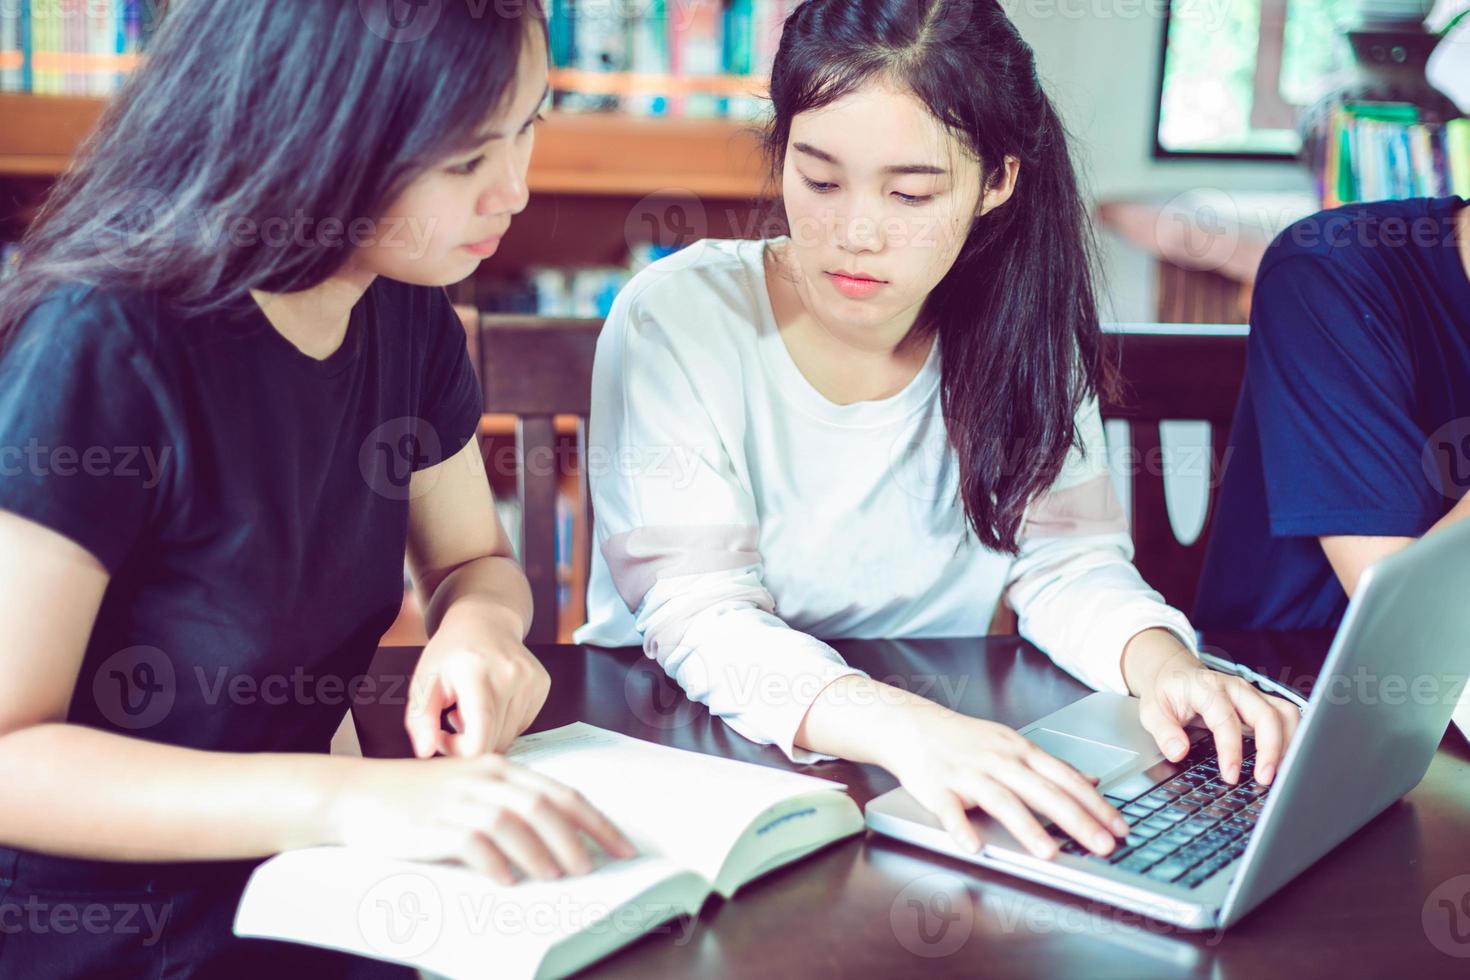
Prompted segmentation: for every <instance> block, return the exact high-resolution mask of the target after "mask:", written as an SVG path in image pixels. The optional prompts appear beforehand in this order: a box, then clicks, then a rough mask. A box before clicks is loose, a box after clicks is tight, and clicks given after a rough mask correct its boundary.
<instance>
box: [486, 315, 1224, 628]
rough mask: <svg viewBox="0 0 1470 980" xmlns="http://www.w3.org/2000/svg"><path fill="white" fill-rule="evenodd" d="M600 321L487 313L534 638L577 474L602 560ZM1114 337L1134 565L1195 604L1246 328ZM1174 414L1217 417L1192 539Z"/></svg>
mask: <svg viewBox="0 0 1470 980" xmlns="http://www.w3.org/2000/svg"><path fill="white" fill-rule="evenodd" d="M600 328H601V322H600V321H598V320H577V319H549V318H545V317H534V316H503V315H494V314H491V315H485V316H484V317H482V318H481V323H480V335H479V348H480V377H481V378H482V379H483V382H484V386H485V411H486V412H489V413H494V414H509V415H515V416H517V420H518V421H517V425H516V450H517V453H516V459H517V474H518V476H517V484H518V492H519V495H520V501H521V506H522V508H523V514H524V517H523V520H522V523H521V543H520V555H521V562H522V564H523V565H524V567H525V570H526V577H527V578H528V579H529V580H530V583H531V594H532V598H533V599H534V601H535V604H536V617H535V622H534V623H533V624H532V626H531V633H530V636H529V640H530V641H531V642H533V643H554V642H556V639H557V622H558V613H559V605H558V602H557V593H558V589H557V586H558V582H557V568H556V546H555V536H556V513H557V506H556V498H557V494H558V492H559V491H560V489H561V487H562V486H563V485H564V484H565V483H567V481H573V485H574V487H575V491H576V493H575V498H574V499H575V506H576V508H577V510H578V517H579V518H580V520H581V522H582V527H583V528H584V529H585V532H584V533H583V534H582V535H581V540H580V541H579V542H578V544H577V553H576V554H574V556H573V562H574V564H575V565H576V566H577V567H579V568H582V569H586V568H589V567H590V563H589V562H590V555H591V549H592V540H593V535H592V533H591V528H592V505H591V495H590V493H588V490H587V466H586V459H587V455H586V447H587V425H586V420H587V415H588V412H589V410H590V405H591V391H592V356H593V352H594V350H595V349H596V345H597V334H598V331H599V330H600ZM1104 329H1105V331H1106V335H1105V342H1106V345H1107V349H1108V351H1109V354H1110V356H1111V357H1113V359H1114V362H1115V363H1117V364H1118V365H1119V367H1120V369H1121V380H1122V386H1121V392H1120V395H1119V397H1118V398H1116V399H1108V400H1106V401H1104V403H1103V405H1102V414H1103V418H1104V419H1121V420H1124V421H1126V422H1127V423H1128V426H1129V431H1130V434H1131V441H1132V453H1131V456H1130V458H1131V459H1132V460H1134V461H1136V464H1137V465H1135V466H1133V467H1131V473H1130V477H1131V485H1132V507H1131V515H1130V517H1131V524H1132V531H1133V539H1134V546H1135V555H1134V562H1135V564H1136V565H1137V566H1138V569H1139V572H1140V573H1141V574H1142V575H1143V577H1144V578H1145V579H1146V580H1147V581H1148V582H1149V584H1151V585H1152V586H1154V588H1156V589H1158V590H1159V591H1160V592H1161V593H1162V594H1163V596H1164V598H1165V599H1167V600H1168V601H1169V602H1170V603H1171V604H1173V605H1175V606H1177V607H1179V608H1181V609H1184V610H1186V611H1188V609H1189V608H1190V606H1192V605H1193V602H1194V593H1195V589H1196V587H1197V585H1198V583H1199V574H1200V567H1201V565H1202V563H1203V560H1204V544H1205V541H1206V540H1207V537H1208V534H1209V531H1210V528H1211V526H1212V524H1213V521H1214V511H1215V507H1214V493H1213V489H1214V488H1215V487H1217V486H1218V485H1219V478H1220V476H1221V474H1222V470H1223V465H1224V463H1223V458H1222V457H1223V451H1224V447H1225V445H1226V443H1227V441H1228V437H1229V432H1230V423H1231V420H1232V418H1233V417H1234V413H1235V403H1236V399H1237V397H1238V394H1239V391H1240V385H1241V381H1242V379H1243V377H1244V374H1245V344H1246V332H1247V328H1246V327H1244V326H1211V325H1199V324H1107V325H1105V327H1104ZM558 415H570V416H575V417H577V419H578V424H577V429H576V441H577V459H578V465H577V466H576V467H575V468H574V469H573V471H571V472H561V471H560V468H559V461H560V460H561V459H562V455H561V454H559V453H558V452H557V451H556V440H557V434H556V429H555V422H554V420H555V417H556V416H558ZM1173 420H1200V421H1205V422H1208V423H1210V427H1211V452H1210V453H1209V459H1210V466H1209V481H1208V486H1209V488H1210V490H1211V493H1210V499H1209V501H1208V503H1207V505H1206V511H1205V514H1206V516H1205V524H1204V529H1203V530H1202V531H1201V533H1200V535H1199V537H1198V538H1197V539H1196V540H1195V542H1194V543H1193V544H1191V545H1188V546H1186V545H1183V544H1181V543H1180V541H1179V539H1178V536H1177V535H1176V534H1175V532H1174V527H1173V524H1172V523H1171V521H1170V519H1169V511H1168V506H1167V504H1166V502H1165V497H1164V473H1165V469H1166V467H1165V466H1163V465H1162V460H1163V441H1162V439H1161V436H1160V430H1159V425H1160V423H1162V422H1166V421H1173Z"/></svg>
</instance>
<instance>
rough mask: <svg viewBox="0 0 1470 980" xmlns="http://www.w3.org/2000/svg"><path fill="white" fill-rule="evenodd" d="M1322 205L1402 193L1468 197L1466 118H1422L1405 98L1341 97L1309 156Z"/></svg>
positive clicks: (1469, 135) (1468, 124)
mask: <svg viewBox="0 0 1470 980" xmlns="http://www.w3.org/2000/svg"><path fill="white" fill-rule="evenodd" d="M1313 170H1314V172H1315V174H1316V178H1317V190H1318V194H1319V196H1320V198H1321V200H1322V206H1323V207H1327V208H1334V207H1338V206H1339V205H1342V204H1351V203H1354V202H1357V201H1380V200H1386V199H1392V198H1406V197H1443V196H1446V195H1449V194H1457V195H1459V196H1460V197H1470V119H1466V118H1464V117H1460V118H1455V119H1450V120H1448V121H1447V122H1426V121H1424V120H1422V119H1421V117H1420V111H1419V109H1418V107H1416V106H1414V105H1413V104H1411V103H1407V102H1353V101H1349V102H1344V103H1342V104H1341V105H1337V106H1334V107H1333V108H1332V110H1331V112H1330V114H1329V115H1328V117H1327V122H1326V133H1325V137H1324V138H1323V139H1321V140H1319V141H1318V145H1317V159H1316V160H1315V161H1313Z"/></svg>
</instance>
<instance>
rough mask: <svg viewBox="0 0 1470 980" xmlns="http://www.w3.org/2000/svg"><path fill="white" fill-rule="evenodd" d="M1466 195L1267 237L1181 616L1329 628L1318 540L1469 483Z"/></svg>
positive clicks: (1394, 526)
mask: <svg viewBox="0 0 1470 980" xmlns="http://www.w3.org/2000/svg"><path fill="white" fill-rule="evenodd" d="M1464 204H1465V202H1464V201H1463V200H1461V199H1460V198H1457V197H1444V198H1435V199H1427V198H1420V199H1414V200H1407V201H1383V202H1375V203H1370V204H1355V205H1348V206H1345V207H1341V208H1337V209H1334V210H1330V211H1322V212H1319V213H1317V214H1315V215H1312V216H1311V217H1309V218H1304V219H1302V220H1301V221H1298V222H1296V223H1295V224H1293V225H1292V226H1290V227H1289V228H1287V229H1286V230H1285V231H1283V232H1282V233H1281V234H1280V235H1279V236H1278V237H1277V238H1276V240H1275V241H1274V242H1272V244H1271V247H1270V248H1269V249H1268V251H1267V253H1266V256H1265V259H1264V260H1263V261H1262V263H1261V268H1260V271H1259V273H1258V274H1257V277H1256V283H1255V290H1254V293H1253V296H1252V300H1251V334H1250V340H1249V344H1248V355H1247V367H1246V377H1245V385H1244V388H1243V390H1242V392H1241V398H1240V403H1239V405H1238V407H1237V409H1236V415H1235V420H1234V423H1233V426H1232V429H1231V433H1230V442H1229V446H1228V449H1227V451H1228V452H1229V453H1230V455H1229V456H1228V457H1227V458H1226V460H1225V469H1224V473H1225V475H1224V480H1223V482H1222V484H1221V486H1220V489H1219V501H1218V505H1217V506H1218V511H1217V515H1216V523H1215V524H1214V527H1213V529H1212V531H1211V536H1210V541H1209V544H1208V547H1207V550H1206V554H1205V567H1204V572H1203V575H1202V577H1201V581H1200V588H1199V593H1198V598H1197V600H1196V603H1195V608H1194V612H1193V616H1192V619H1193V621H1194V624H1195V625H1196V626H1199V627H1201V628H1206V629H1209V628H1216V629H1220V628H1236V629H1295V628H1324V627H1325V628H1333V627H1336V626H1337V624H1338V622H1339V621H1340V620H1341V618H1342V615H1343V613H1344V611H1345V610H1346V608H1347V595H1346V593H1345V592H1344V591H1343V588H1342V585H1341V583H1340V582H1339V581H1338V579H1337V576H1336V575H1335V574H1334V572H1333V570H1332V567H1331V565H1330V564H1329V563H1328V561H1327V557H1326V555H1325V554H1324V553H1323V551H1322V546H1321V543H1320V542H1319V541H1318V540H1317V539H1318V537H1319V536H1323V535H1369V536H1378V535H1387V536H1405V537H1417V536H1419V535H1422V534H1423V533H1424V532H1425V531H1427V530H1429V528H1430V527H1431V526H1433V525H1434V524H1435V522H1437V521H1438V520H1439V519H1440V518H1441V517H1443V516H1444V515H1445V514H1446V513H1447V512H1448V511H1449V510H1450V509H1451V508H1452V507H1453V506H1454V504H1455V503H1456V502H1457V501H1458V500H1459V499H1460V497H1461V496H1463V495H1464V493H1465V491H1466V490H1467V489H1470V278H1467V276H1466V274H1465V267H1464V263H1463V261H1462V259H1461V257H1460V254H1459V250H1458V243H1457V239H1456V235H1455V218H1456V214H1457V211H1458V209H1459V208H1460V207H1462V206H1464Z"/></svg>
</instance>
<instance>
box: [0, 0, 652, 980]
mask: <svg viewBox="0 0 1470 980" xmlns="http://www.w3.org/2000/svg"><path fill="white" fill-rule="evenodd" d="M546 76H547V59H546V25H545V22H544V20H543V19H542V17H541V15H540V12H539V9H538V8H537V7H536V6H535V5H525V6H520V5H511V6H510V7H507V6H506V5H490V4H466V3H460V2H440V0H433V2H427V3H425V2H416V3H401V2H400V3H368V2H359V0H310V2H290V3H280V2H274V3H268V2H265V0H189V2H188V3H183V4H180V5H178V6H177V7H176V8H174V9H173V10H172V11H171V12H170V13H169V14H168V15H167V16H166V17H165V19H164V23H163V25H162V28H161V30H160V32H159V34H158V35H157V37H156V41H155V44H154V47H153V48H152V50H151V52H150V54H149V57H148V59H147V63H146V64H145V65H144V66H143V67H141V68H140V69H139V70H138V71H137V72H136V73H135V74H134V75H133V76H132V77H131V78H130V79H129V81H128V82H127V84H126V86H125V87H124V88H123V90H122V91H121V92H120V94H119V95H118V96H117V97H116V98H115V99H114V100H113V101H112V103H111V104H110V106H109V107H108V109H107V112H106V114H105V115H104V117H103V119H102V122H101V124H100V126H99V129H98V131H97V133H96V135H95V136H94V137H93V138H92V140H91V141H90V142H89V143H88V144H87V145H86V146H85V147H84V148H83V150H82V152H81V154H80V155H79V158H78V160H77V162H76V164H75V166H74V167H73V168H72V169H71V170H70V171H69V172H68V173H67V174H65V175H64V176H63V177H62V178H61V179H60V180H59V181H58V183H57V185H56V187H55V189H54V190H53V192H52V194H51V196H50V198H49V201H48V204H47V207H46V209H45V211H44V212H43V213H42V214H41V216H40V217H39V218H38V219H37V221H36V222H35V223H34V225H33V226H32V228H31V230H30V232H29V234H28V236H27V238H26V240H25V241H24V242H23V244H22V252H23V256H24V258H23V264H22V266H21V269H20V271H19V274H18V275H17V276H16V277H14V278H13V279H11V280H9V281H7V283H6V284H5V285H4V287H3V289H0V621H3V622H4V623H5V624H6V642H5V644H4V647H3V654H0V664H3V667H4V680H5V683H4V684H0V784H3V785H4V787H5V804H4V806H3V807H0V976H11V975H20V974H22V973H23V974H24V975H25V976H28V977H31V976H93V975H100V974H102V973H104V972H106V973H108V974H109V975H123V976H127V975H140V976H141V975H149V976H162V975H170V976H172V975H181V976H182V975H188V976H193V975H209V976H216V975H222V974H239V975H263V974H264V972H265V971H266V970H271V971H281V970H285V971H288V973H286V974H278V975H296V974H297V973H298V972H299V973H301V974H303V975H306V974H310V975H333V974H335V975H359V974H364V973H367V972H376V971H383V972H387V971H388V969H389V968H387V967H385V966H384V965H383V964H374V963H369V962H367V961H360V960H354V959H351V958H349V957H346V956H342V955H339V954H336V953H329V952H326V951H321V950H312V949H308V948H306V947H295V946H288V945H286V944H279V943H271V942H265V941H260V940H241V939H236V938H234V937H233V936H232V935H231V933H230V922H231V918H232V915H233V911H234V906H235V902H236V900H237V898H238V895H239V891H240V888H241V886H242V884H243V882H244V879H245V876H246V875H247V874H248V872H249V870H250V869H251V868H252V867H254V865H255V864H256V863H258V862H259V860H260V859H262V858H263V857H264V856H266V855H269V854H271V853H274V852H276V851H280V850H283V849H286V848H291V847H299V846H306V845H313V844H330V843H342V844H351V845H356V846H361V847H367V848H374V849H377V850H379V851H382V852H386V853H389V854H393V855H397V856H403V857H411V858H423V859H458V860H461V861H463V862H465V863H467V864H468V865H470V866H472V867H474V868H478V869H480V870H482V871H484V872H486V873H487V874H490V875H492V876H494V877H496V878H499V879H501V880H507V881H508V880H510V879H511V878H512V877H513V875H514V873H515V872H517V871H519V872H522V873H524V874H527V875H530V876H536V877H551V876H557V875H559V874H562V873H566V872H577V871H581V870H585V869H586V868H587V867H588V862H589V860H590V858H589V855H588V853H587V850H586V846H585V844H584V842H583V839H582V837H581V834H583V833H585V834H587V835H589V836H590V837H591V838H592V839H593V840H595V841H596V842H597V843H598V844H600V845H601V846H602V847H603V848H605V849H606V850H608V851H609V852H610V853H612V854H614V855H618V856H623V855H627V854H628V853H630V850H631V848H630V845H629V844H628V843H627V841H626V840H625V839H624V838H623V837H622V836H621V835H620V834H619V833H618V831H617V830H616V829H615V828H613V827H612V826H611V825H610V824H609V823H608V822H607V821H606V819H605V818H603V817H602V816H601V815H600V814H598V813H597V812H596V811H595V810H593V809H592V808H591V807H590V806H589V805H588V804H587V803H586V801H585V800H583V799H581V798H580V797H579V796H578V795H577V794H576V793H574V792H572V791H570V790H568V789H566V788H565V787H562V786H560V785H558V784H555V783H553V782H551V781H549V780H546V779H544V778H541V777H539V776H536V775H534V774H532V773H530V772H527V771H525V770H522V769H520V768H518V767H516V766H514V765H511V764H509V763H507V762H506V761H505V760H504V759H503V757H502V756H501V755H499V754H498V753H499V752H501V751H502V750H503V749H504V748H505V747H506V746H507V745H508V744H509V743H510V741H511V740H512V739H513V738H514V737H515V736H516V735H517V734H518V733H519V732H520V731H522V730H523V729H525V728H526V727H527V726H528V725H529V724H530V722H531V721H532V719H533V718H534V717H535V715H536V713H537V712H538V711H539V709H540V707H541V705H542V703H543V702H544V701H545V698H546V695H547V687H548V680H547V675H546V672H545V670H544V669H543V668H542V667H541V665H540V664H539V663H537V661H536V660H535V658H534V657H533V656H532V654H531V653H530V652H529V651H528V650H527V649H526V648H525V646H524V644H523V642H522V640H523V638H524V636H525V630H526V627H527V624H528V621H529V619H530V613H531V609H530V597H529V590H528V588H527V585H526V580H525V577H524V575H523V574H522V572H521V570H520V569H519V567H518V566H517V565H516V564H515V562H514V560H513V558H512V557H511V551H510V548H509V546H508V543H507V540H506V536H505V532H504V530H503V529H502V528H501V526H500V523H499V521H498V520H497V519H496V516H495V511H494V507H493V497H492V494H491V491H490V488H489V486H488V484H487V481H486V478H485V471H484V468H483V466H482V464H481V459H480V455H479V449H478V446H477V444H476V438H475V432H476V427H477V423H478V420H479V417H480V410H481V404H480V396H479V388H478V386H477V383H476V381H475V378H474V375H473V372H472V370H471V368H470V364H469V359H468V356H467V354H466V350H465V343H464V333H463V328H462V327H461V325H460V323H459V321H458V319H457V317H456V316H455V315H454V313H453V311H452V309H451V308H450V306H449V301H448V298H447V297H446V295H445V293H444V290H443V288H442V287H443V286H445V285H446V284H448V283H451V282H456V281H459V280H461V279H463V278H465V277H466V276H468V275H469V274H470V273H471V272H473V271H474V269H475V267H476V266H477V264H478V263H479V262H480V261H481V260H483V259H484V258H485V257H487V256H488V255H490V254H491V253H493V251H494V250H495V248H496V246H497V245H498V242H499V240H500V238H501V237H502V236H503V235H504V234H505V232H506V229H507V227H508V226H509V224H510V221H511V218H512V216H513V215H515V214H516V213H518V212H520V211H521V210H522V209H523V208H524V207H525V204H526V183H525V178H526V169H527V164H528V160H529V156H530V152H531V143H532V133H533V126H534V122H535V119H536V118H537V110H538V108H539V107H540V105H541V103H542V101H543V99H544V97H545V93H546ZM405 548H406V549H407V554H408V557H409V562H410V566H411V569H412V571H413V574H414V579H415V582H416V585H417V587H418V589H419V593H420V595H421V597H422V598H423V600H424V602H425V609H426V613H427V621H428V626H429V628H430V631H431V639H430V642H429V644H428V646H427V647H426V649H425V651H424V655H423V658H422V660H421V661H420V663H419V666H418V668H417V671H416V673H415V675H414V677H413V678H411V679H409V680H408V682H407V684H406V685H404V686H403V687H404V690H406V691H407V698H406V700H407V704H406V709H405V724H406V726H407V728H408V731H409V735H410V736H411V738H412V741H413V744H414V748H415V752H416V754H417V755H418V756H419V757H420V758H419V759H414V760H374V759H359V758H351V757H343V756H331V755H328V754H327V749H328V745H329V742H330V739H331V736H332V733H333V732H334V731H335V730H336V728H337V726H338V725H339V724H340V723H341V721H342V719H343V716H344V714H345V711H346V704H347V701H346V695H345V693H344V690H345V688H346V687H347V686H349V685H350V684H351V683H352V679H353V678H354V677H356V676H359V675H361V674H362V672H363V671H364V670H365V669H366V667H367V666H368V663H369V660H370V658H371V657H372V654H373V652H374V650H375V647H376V643H377V640H378V638H379V637H380V636H381V635H382V633H383V631H384V630H385V629H386V628H387V627H388V625H389V624H390V623H391V622H392V621H393V618H394V615H395V613H396V611H397V608H398V604H399V600H400V599H401V596H402V571H403V556H404V553H405ZM383 696H402V694H399V693H393V694H392V695H390V694H389V693H388V692H387V691H386V689H384V695H383ZM451 709H452V710H451ZM445 710H450V711H451V713H450V720H451V722H452V723H453V727H454V728H455V731H454V732H453V733H447V732H442V731H441V730H440V725H439V719H440V716H441V712H443V711H445ZM433 756H443V758H434V759H433V760H432V761H429V759H430V757H433ZM68 923H70V924H71V926H70V927H68V926H67V924H68Z"/></svg>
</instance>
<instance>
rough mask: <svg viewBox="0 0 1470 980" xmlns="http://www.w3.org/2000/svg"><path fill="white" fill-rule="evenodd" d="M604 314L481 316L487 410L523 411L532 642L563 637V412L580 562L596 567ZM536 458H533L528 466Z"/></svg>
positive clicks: (520, 464)
mask: <svg viewBox="0 0 1470 980" xmlns="http://www.w3.org/2000/svg"><path fill="white" fill-rule="evenodd" d="M601 328H602V321H600V320H557V319H549V318H546V317H535V316H500V315H486V316H484V317H482V318H481V321H480V338H479V341H480V343H479V348H480V380H481V383H482V384H483V385H484V388H485V411H486V413H488V414H492V415H495V414H505V415H514V416H516V484H517V494H518V496H519V497H520V502H521V509H522V519H521V542H520V557H521V564H522V566H524V568H525V570H526V578H527V579H529V580H530V583H531V599H532V601H533V602H534V603H535V607H536V615H535V618H534V620H533V621H532V623H531V630H530V634H529V635H528V637H527V641H528V642H530V643H555V642H557V623H558V620H559V615H558V612H559V603H558V602H557V576H556V544H555V541H556V498H557V493H558V490H559V487H560V485H561V482H562V477H564V476H568V475H569V474H564V473H561V472H559V467H558V466H557V465H556V461H557V460H558V459H559V456H558V454H557V451H556V439H557V434H556V424H555V420H556V416H558V415H573V416H576V417H577V419H578V422H577V436H576V438H577V459H578V460H579V465H578V466H577V467H576V472H575V473H574V474H570V475H571V476H572V477H573V478H574V479H575V480H576V487H577V495H576V499H577V508H578V510H579V514H578V518H579V519H580V521H581V522H582V527H583V528H585V529H586V530H587V533H584V534H583V535H582V541H581V549H580V550H581V552H582V553H581V555H579V556H578V562H579V567H581V568H588V567H590V565H589V563H588V559H589V557H590V555H591V547H592V546H591V542H592V535H591V533H590V532H591V528H592V497H591V494H589V493H588V492H587V467H586V465H585V461H586V459H587V451H586V450H587V414H588V410H589V408H590V406H591V401H592V354H593V351H594V350H595V348H596V346H597V333H598V331H599V330H600V329H601ZM528 464H529V465H528Z"/></svg>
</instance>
